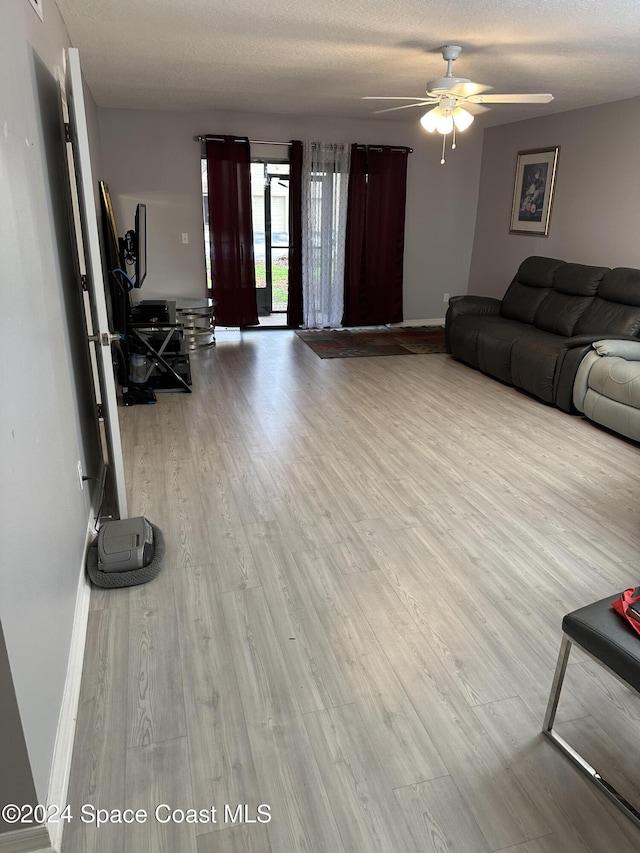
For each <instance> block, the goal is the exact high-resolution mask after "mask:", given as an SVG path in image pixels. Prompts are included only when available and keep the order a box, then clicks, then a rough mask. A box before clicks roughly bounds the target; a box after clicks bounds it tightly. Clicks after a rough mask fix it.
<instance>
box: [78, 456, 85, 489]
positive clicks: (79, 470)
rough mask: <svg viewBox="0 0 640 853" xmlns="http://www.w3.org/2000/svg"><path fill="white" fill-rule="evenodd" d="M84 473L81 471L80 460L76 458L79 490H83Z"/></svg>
mask: <svg viewBox="0 0 640 853" xmlns="http://www.w3.org/2000/svg"><path fill="white" fill-rule="evenodd" d="M83 478H84V474H83V473H82V462H81V461H80V460H79V459H78V480H79V481H80V491H81V492H83V491H84V479H83Z"/></svg>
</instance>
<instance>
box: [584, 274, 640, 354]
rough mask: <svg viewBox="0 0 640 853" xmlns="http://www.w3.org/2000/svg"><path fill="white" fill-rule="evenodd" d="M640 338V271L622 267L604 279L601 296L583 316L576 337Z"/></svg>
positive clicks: (599, 295)
mask: <svg viewBox="0 0 640 853" xmlns="http://www.w3.org/2000/svg"><path fill="white" fill-rule="evenodd" d="M601 332H603V333H605V334H603V335H602V337H605V336H606V335H634V336H635V337H640V270H636V269H629V268H627V267H618V268H617V269H614V270H609V272H608V273H606V275H605V276H604V278H603V279H602V282H601V284H600V288H599V290H598V296H597V297H596V298H595V299H594V300H593V302H592V304H591V305H589V307H588V308H587V310H586V311H585V312H584V314H582V316H581V317H580V319H579V320H578V322H577V323H576V325H575V328H574V330H573V333H574V335H600V333H601Z"/></svg>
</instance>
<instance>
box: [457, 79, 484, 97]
mask: <svg viewBox="0 0 640 853" xmlns="http://www.w3.org/2000/svg"><path fill="white" fill-rule="evenodd" d="M491 88H492V87H491V86H483V85H482V84H481V83H472V82H471V81H470V80H469V81H468V82H467V83H456V85H455V86H452V87H451V88H450V89H448V90H447V93H446V94H447V96H449V95H450V96H451V97H453V98H470V97H471V96H472V95H481V94H482V93H483V92H488V91H489V90H490V89H491Z"/></svg>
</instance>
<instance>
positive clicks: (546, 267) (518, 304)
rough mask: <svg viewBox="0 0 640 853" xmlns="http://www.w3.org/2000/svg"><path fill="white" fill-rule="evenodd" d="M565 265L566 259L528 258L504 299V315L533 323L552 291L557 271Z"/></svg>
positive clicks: (511, 318) (501, 310) (502, 311)
mask: <svg viewBox="0 0 640 853" xmlns="http://www.w3.org/2000/svg"><path fill="white" fill-rule="evenodd" d="M563 265H564V261H558V260H556V259H555V258H540V257H535V256H534V257H531V258H526V259H525V260H524V261H523V262H522V263H521V264H520V267H519V269H518V272H517V273H516V275H515V278H514V279H513V281H512V282H511V284H510V285H509V288H508V290H507V292H506V293H505V295H504V297H503V299H502V306H501V308H500V313H501V314H502V316H503V317H507V318H508V319H510V320H519V321H520V322H521V323H533V319H534V317H535V315H536V311H537V310H538V308H539V307H540V304H541V302H542V301H543V300H544V299H545V298H546V297H547V296H548V294H549V293H550V292H551V288H552V287H553V280H554V276H555V273H556V271H557V270H558V268H559V267H561V266H563Z"/></svg>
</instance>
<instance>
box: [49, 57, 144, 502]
mask: <svg viewBox="0 0 640 853" xmlns="http://www.w3.org/2000/svg"><path fill="white" fill-rule="evenodd" d="M65 55H66V72H65V83H64V87H63V91H62V101H63V113H64V112H65V110H66V111H68V114H67V115H64V116H63V117H64V120H65V122H67V123H68V126H69V140H70V141H69V142H68V144H67V156H68V160H69V177H70V184H71V200H72V207H73V214H74V220H75V222H74V225H75V229H74V230H75V233H76V242H77V246H78V260H79V267H80V274H81V275H83V276H85V277H86V288H85V290H84V296H85V318H86V321H87V332H88V336H89V348H90V356H91V364H92V370H93V376H94V390H95V396H96V405H97V407H98V415H99V417H100V419H101V421H102V423H103V425H104V430H101V435H103V438H104V439H105V443H106V447H105V448H103V452H104V453H105V454H106V456H107V459H106V460H105V461H106V464H107V476H108V477H109V479H110V483H111V485H112V487H113V491H114V495H115V499H116V502H117V507H116V509H117V513H118V515H119V517H120V518H127V516H128V513H127V495H126V488H125V480H124V463H123V459H122V443H121V441H120V424H119V421H118V399H117V396H116V382H115V376H114V370H113V358H112V354H111V346H112V336H111V334H110V331H109V319H108V314H107V303H106V297H105V281H104V274H103V266H102V258H101V252H100V239H99V236H98V219H97V213H96V199H95V193H94V185H95V183H94V179H93V174H92V171H91V157H90V154H89V134H88V131H87V118H86V112H85V108H84V95H83V88H82V75H81V73H80V56H79V54H78V50H77V49H76V48H68V49H67V50H66V51H65Z"/></svg>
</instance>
